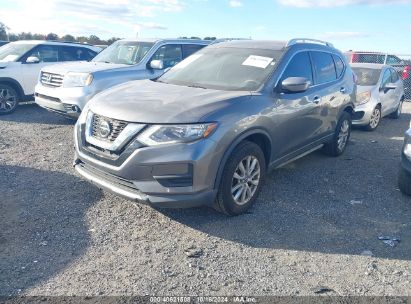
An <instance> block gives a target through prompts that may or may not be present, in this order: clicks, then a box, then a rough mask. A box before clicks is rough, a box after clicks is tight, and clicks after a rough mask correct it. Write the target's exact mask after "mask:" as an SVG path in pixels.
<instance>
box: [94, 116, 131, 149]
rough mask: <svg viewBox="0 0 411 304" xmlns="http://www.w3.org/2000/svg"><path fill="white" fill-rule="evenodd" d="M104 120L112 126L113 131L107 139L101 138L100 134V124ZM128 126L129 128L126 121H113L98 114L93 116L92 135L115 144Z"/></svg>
mask: <svg viewBox="0 0 411 304" xmlns="http://www.w3.org/2000/svg"><path fill="white" fill-rule="evenodd" d="M103 120H104V121H106V122H108V124H109V125H110V130H111V131H110V134H109V135H108V136H107V137H105V138H104V137H102V136H100V132H99V128H100V123H101V121H103ZM126 126H127V123H126V122H125V121H121V120H116V119H111V118H107V117H104V116H100V115H97V114H93V122H92V131H91V135H92V136H93V137H96V138H98V139H101V140H105V141H108V142H113V141H115V140H116V139H117V137H118V136H119V135H120V133H121V132H122V131H123V130H124V128H125V127H126Z"/></svg>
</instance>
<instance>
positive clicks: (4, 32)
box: [0, 22, 8, 40]
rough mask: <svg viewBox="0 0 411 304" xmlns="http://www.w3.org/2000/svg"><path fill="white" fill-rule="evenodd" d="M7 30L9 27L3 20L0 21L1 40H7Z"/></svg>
mask: <svg viewBox="0 0 411 304" xmlns="http://www.w3.org/2000/svg"><path fill="white" fill-rule="evenodd" d="M7 30H8V27H7V26H6V25H5V24H4V23H3V22H0V40H7V38H8V37H7Z"/></svg>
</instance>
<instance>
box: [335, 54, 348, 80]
mask: <svg viewBox="0 0 411 304" xmlns="http://www.w3.org/2000/svg"><path fill="white" fill-rule="evenodd" d="M333 58H334V63H335V68H336V70H337V78H339V77H341V75H342V73H343V71H344V66H345V65H344V62H343V61H342V59H341V58H340V57H338V56H335V55H333Z"/></svg>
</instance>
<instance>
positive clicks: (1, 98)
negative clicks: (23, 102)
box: [0, 84, 19, 115]
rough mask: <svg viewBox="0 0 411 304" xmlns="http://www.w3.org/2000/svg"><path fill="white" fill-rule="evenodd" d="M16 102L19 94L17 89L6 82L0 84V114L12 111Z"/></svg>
mask: <svg viewBox="0 0 411 304" xmlns="http://www.w3.org/2000/svg"><path fill="white" fill-rule="evenodd" d="M18 104H19V94H18V93H17V91H16V90H15V89H14V88H13V87H11V86H9V85H7V84H0V115H4V114H10V113H12V112H13V111H14V110H16V108H17V105H18Z"/></svg>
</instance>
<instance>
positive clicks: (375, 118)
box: [365, 106, 381, 131]
mask: <svg viewBox="0 0 411 304" xmlns="http://www.w3.org/2000/svg"><path fill="white" fill-rule="evenodd" d="M380 121H381V108H380V107H379V106H377V107H375V108H374V110H373V111H372V113H371V118H370V122H369V123H368V125H366V126H365V129H366V130H367V131H374V130H375V129H377V127H378V126H379V124H380Z"/></svg>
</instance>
